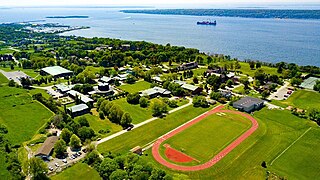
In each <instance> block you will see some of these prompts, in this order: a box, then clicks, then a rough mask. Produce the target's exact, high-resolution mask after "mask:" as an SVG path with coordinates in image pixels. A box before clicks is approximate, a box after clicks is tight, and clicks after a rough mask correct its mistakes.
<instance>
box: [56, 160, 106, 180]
mask: <svg viewBox="0 0 320 180" xmlns="http://www.w3.org/2000/svg"><path fill="white" fill-rule="evenodd" d="M50 178H51V179H52V180H71V179H77V180H81V179H83V180H87V179H90V180H100V179H101V177H100V176H99V173H98V172H97V171H96V170H95V169H93V168H92V167H90V166H88V165H87V164H85V163H81V162H80V163H77V164H75V165H74V166H71V167H69V168H68V169H66V170H64V171H63V172H61V173H59V174H57V175H55V176H52V177H50Z"/></svg>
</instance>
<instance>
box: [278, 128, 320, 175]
mask: <svg viewBox="0 0 320 180" xmlns="http://www.w3.org/2000/svg"><path fill="white" fill-rule="evenodd" d="M319 137H320V130H319V128H313V129H311V130H310V131H308V132H307V133H306V134H304V136H302V138H301V139H299V140H298V141H297V142H296V143H295V144H293V146H291V147H290V148H289V149H288V150H287V151H286V152H285V153H283V154H282V155H281V156H280V157H279V158H278V159H277V160H275V161H274V164H273V165H272V168H274V169H275V170H277V171H279V174H282V175H283V176H288V175H289V177H291V178H292V179H313V178H315V177H320V168H319V164H320V154H319V153H316V152H315V151H314V150H316V149H317V150H319V149H320V139H319Z"/></svg>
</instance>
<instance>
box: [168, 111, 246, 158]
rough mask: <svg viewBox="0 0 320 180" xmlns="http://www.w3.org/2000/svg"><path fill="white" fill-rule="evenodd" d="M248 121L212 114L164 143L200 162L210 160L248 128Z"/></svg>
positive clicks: (233, 115) (227, 115)
mask: <svg viewBox="0 0 320 180" xmlns="http://www.w3.org/2000/svg"><path fill="white" fill-rule="evenodd" d="M250 125H251V123H250V121H249V120H247V119H245V118H244V117H242V116H240V115H236V114H226V115H222V116H219V115H217V114H213V115H211V116H209V117H207V118H205V119H203V120H201V121H200V122H198V123H197V124H195V125H193V126H191V127H190V128H188V129H186V130H184V131H182V132H181V133H179V134H177V135H175V136H173V137H172V138H170V139H168V140H167V141H165V142H164V144H169V145H170V146H171V147H173V148H175V149H176V150H179V151H181V152H183V153H186V154H187V155H189V156H191V157H193V158H195V159H197V160H199V161H200V164H202V163H204V162H207V161H208V160H210V159H212V158H213V156H214V155H216V154H217V153H219V152H220V151H221V150H222V149H223V148H225V147H226V146H227V145H228V144H230V143H231V142H232V141H234V140H235V139H236V138H237V137H239V136H240V135H241V134H242V133H244V132H245V131H246V130H247V129H248V128H250Z"/></svg>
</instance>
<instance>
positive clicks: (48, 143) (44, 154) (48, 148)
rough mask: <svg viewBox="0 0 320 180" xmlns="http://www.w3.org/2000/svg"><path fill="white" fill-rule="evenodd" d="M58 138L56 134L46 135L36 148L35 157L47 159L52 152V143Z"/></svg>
mask: <svg viewBox="0 0 320 180" xmlns="http://www.w3.org/2000/svg"><path fill="white" fill-rule="evenodd" d="M58 140H59V137H58V136H50V137H48V138H47V139H46V140H45V141H44V143H43V144H42V146H41V147H40V148H39V149H38V150H37V152H36V153H35V156H36V157H40V158H43V159H48V160H49V158H50V155H51V154H52V152H53V148H54V144H55V143H56V142H57V141H58Z"/></svg>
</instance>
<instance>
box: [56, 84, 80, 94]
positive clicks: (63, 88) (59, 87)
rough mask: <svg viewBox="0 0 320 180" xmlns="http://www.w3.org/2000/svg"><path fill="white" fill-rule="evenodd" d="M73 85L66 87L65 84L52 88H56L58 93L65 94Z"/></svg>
mask: <svg viewBox="0 0 320 180" xmlns="http://www.w3.org/2000/svg"><path fill="white" fill-rule="evenodd" d="M74 86H75V85H66V84H56V85H54V86H53V87H55V88H56V90H57V91H58V92H60V93H61V94H65V93H67V92H68V91H70V90H71V89H72V88H73V87H74Z"/></svg>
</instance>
